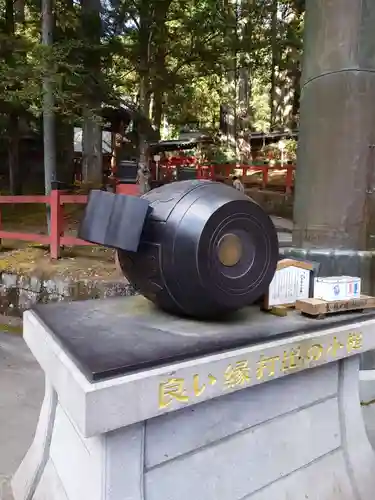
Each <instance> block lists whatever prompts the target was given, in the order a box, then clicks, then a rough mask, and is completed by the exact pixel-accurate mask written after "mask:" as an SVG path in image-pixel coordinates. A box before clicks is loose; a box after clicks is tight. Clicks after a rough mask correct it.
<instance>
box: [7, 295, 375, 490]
mask: <svg viewBox="0 0 375 500" xmlns="http://www.w3.org/2000/svg"><path fill="white" fill-rule="evenodd" d="M129 301H130V303H132V304H134V301H135V302H137V300H136V299H134V300H133V299H129ZM138 302H139V301H138ZM77 304H78V303H76V304H72V305H71V307H68V306H67V305H64V304H61V305H56V306H52V305H51V306H46V309H40V310H39V313H38V312H35V311H34V312H27V313H26V314H25V321H24V338H25V340H26V342H27V344H28V345H29V347H30V348H31V350H32V352H33V354H34V355H35V357H36V359H37V360H38V362H39V364H40V365H41V367H42V368H43V370H44V372H45V376H46V392H45V399H44V402H43V405H42V409H41V414H40V419H39V423H38V426H37V430H36V434H35V439H34V442H33V444H32V445H31V447H30V449H29V451H28V453H27V455H26V457H25V459H24V461H23V462H22V464H21V465H20V467H19V469H18V471H17V472H16V474H15V476H14V477H13V480H12V489H13V494H14V500H191V499H194V500H250V499H251V500H271V499H272V500H273V499H275V500H302V499H304V498H309V500H335V499H337V500H352V499H353V498H355V499H356V500H372V499H373V497H374V491H375V474H374V471H375V454H374V451H373V449H372V447H371V445H370V442H369V440H368V437H367V434H366V430H365V426H364V421H363V418H362V413H361V406H360V396H359V383H358V380H359V361H360V354H361V353H363V352H366V351H369V350H372V349H374V348H375V336H374V328H375V319H374V318H373V315H366V314H364V315H358V314H355V315H344V316H342V317H341V319H338V318H337V319H336V320H333V319H330V320H327V321H324V322H322V321H313V320H307V319H302V318H300V317H299V316H298V315H297V314H291V315H289V317H288V318H286V319H285V321H284V322H281V320H282V319H283V318H276V319H275V320H274V322H273V324H274V326H275V325H280V328H279V335H274V336H272V337H268V338H267V339H263V340H261V339H259V337H258V338H256V339H255V340H254V337H252V334H254V332H255V330H256V329H258V330H259V331H263V330H264V329H266V330H267V328H268V327H267V325H268V322H269V321H270V316H269V315H266V314H263V315H260V316H258V313H255V312H251V311H249V312H248V316H246V318H251V319H252V321H250V322H249V321H246V322H245V323H244V324H246V325H247V328H248V342H247V344H246V345H243V344H242V345H241V347H236V348H232V349H228V348H226V349H225V348H223V349H221V350H220V351H219V352H218V351H217V345H218V343H219V342H223V339H224V340H225V338H224V337H225V336H226V333H225V331H224V330H225V325H221V326H220V325H217V327H216V326H215V328H212V324H210V325H206V327H205V328H203V325H201V328H200V329H199V326H200V325H199V324H197V323H196V322H192V321H191V322H186V320H184V321H183V322H179V321H177V320H176V319H173V318H170V319H169V321H170V325H169V326H170V328H169V330H168V334H169V336H168V339H167V341H166V343H165V349H164V351H163V352H164V354H165V353H167V352H170V351H168V349H167V347H168V345H169V349H171V346H174V347H175V348H176V346H177V344H176V342H179V345H180V346H181V347H180V350H179V352H180V353H181V352H182V350H183V349H185V350H186V349H187V346H188V339H190V340H191V339H192V338H194V332H197V333H198V332H199V334H198V335H196V337H195V338H196V340H198V339H200V340H202V338H204V337H205V335H206V337H207V338H210V341H211V348H212V349H213V352H212V353H211V354H210V353H209V352H208V351H207V349H208V347H207V346H204V350H203V351H202V352H203V353H204V354H200V353H199V349H198V348H196V350H195V352H196V355H195V356H193V355H192V352H190V351H189V352H190V354H189V356H188V359H179V358H178V359H175V360H172V358H171V357H169V358H164V361H163V363H162V364H161V363H160V359H154V358H152V356H153V353H154V350H150V349H148V348H147V349H146V350H144V351H143V353H144V355H145V354H147V353H148V354H149V355H150V356H151V355H152V356H151V357H149V358H148V363H147V364H145V360H146V358H145V357H142V358H140V354H141V352H142V351H141V345H142V344H141V339H142V338H144V339H146V338H150V331H151V330H146V329H145V327H143V328H144V331H143V334H142V333H141V328H142V326H141V325H142V322H141V312H142V311H143V309H142V308H140V309H139V310H137V309H133V319H132V317H131V313H130V312H129V311H128V312H126V310H125V311H124V307H123V306H122V305H121V304H120V302H118V299H113V302H112V303H111V302H110V301H109V300H107V301H103V302H102V303H101V302H100V301H93V303H91V304H90V303H89V302H88V303H86V304H83V303H81V305H77ZM113 309H115V310H118V311H119V312H118V314H117V316H116V321H114V322H112V323H111V318H113V317H114V314H113V312H112V311H113ZM120 311H122V312H120ZM63 312H64V313H66V312H67V313H68V314H67V315H64V318H65V319H63V315H62V313H63ZM121 314H123V315H124V316H123V318H122V316H121ZM127 314H128V315H129V316H127ZM147 314H148V313H147ZM259 314H260V313H259ZM95 315H96V316H95ZM152 318H153V326H154V328H155V332H156V333H155V335H156V334H157V331H158V327H159V326H161V325H164V329H166V327H167V324H166V323H165V322H164V323H163V322H162V321H161V317H159V316H158V315H157V314H156V313H152V314H151V316H149V320H148V321H149V322H150V324H151V323H152ZM158 318H159V320H160V323H158ZM121 319H123V321H122V320H121ZM271 319H272V318H271ZM63 321H66V325H67V328H68V333H69V335H65V333H66V332H65V330H64V328H63V326H64V325H63V324H62V322H63ZM144 321H145V319H144ZM238 321H239V320H238ZM300 321H303V322H307V323H299V322H300ZM101 322H102V323H101ZM236 324H237V326H235V325H232V326H231V330H230V331H229V329H228V332H227V333H228V335H229V333H231V334H232V337H233V338H232V342H234V339H235V338H236V336H238V335H242V333H241V332H242V326H240V325H242V323H238V322H237V323H236ZM48 325H49V326H48ZM51 325H54V326H55V327H54V328H52V327H51ZM103 325H105V327H106V328H104V326H103ZM124 325H125V326H126V328H125V326H124ZM251 325H252V326H251ZM266 327H267V328H266ZM220 328H221V330H220ZM236 328H237V330H236ZM281 328H285V329H286V330H289V331H286V333H285V334H284V335H281V334H280V332H281ZM293 328H294V330H293ZM135 329H136V330H135ZM205 329H206V330H207V331H205ZM94 330H95V332H94ZM134 330H135V331H136V332H137V335H136V336H134ZM258 330H257V331H258ZM58 331H60V335H59V334H58ZM64 332H65V333H64ZM161 333H162V332H161ZM164 334H166V332H165V331H164ZM109 335H110V342H109V340H108V336H109ZM73 337H75V340H76V341H79V346H78V347H79V348H78V347H77V344H76V348H75V349H74V348H73V347H72V342H73ZM241 338H242V337H241ZM95 339H96V340H95ZM115 339H117V341H119V342H120V341H121V342H122V343H123V344H124V345H127V354H128V355H129V356H130V358H131V355H134V356H133V358H134V359H135V356H137V359H142V361H143V364H142V365H138V366H137V365H132V364H131V363H130V364H129V363H128V364H127V363H125V354H126V352H124V353H122V352H121V351H120V350H119V348H114V347H113V346H114V345H119V346H120V344H114V342H115ZM153 339H154V340H155V338H154V337H153ZM137 340H138V342H136V341H137ZM162 345H163V344H162V340H160V342H159V347H160V346H162ZM111 346H112V348H111V349H109V348H110V347H111ZM145 346H146V344H145ZM224 346H227V344H224ZM146 347H147V346H146ZM191 348H192V347H191ZM201 348H202V347H201ZM87 351H90V352H91V357H92V358H93V359H92V360H91V361H92V362H94V361H95V366H96V367H95V366H93V373H94V372H95V374H96V377H90V371H89V370H86V371H87V374H86V375H85V370H84V369H83V368H82V367H83V366H84V364H85V363H84V361H85V359H86V361H87V356H86V355H87ZM146 351H147V352H146ZM69 352H70V354H69ZM72 353H75V354H74V355H72ZM119 353H120V354H119ZM134 359H133V361H134ZM168 359H169V360H168ZM89 361H90V360H88V361H87V362H89ZM119 361H121V363H122V364H123V368H122V369H123V370H124V371H123V373H122V374H121V373H120V372H119V371H115V372H114V373H115V374H116V376H114V375H113V376H109V375H108V373H112V370H111V369H110V368H111V366H117V365H118V363H119ZM130 361H131V360H130ZM89 364H90V363H89ZM100 367H101V369H102V371H101V372H100V371H99V368H100Z"/></svg>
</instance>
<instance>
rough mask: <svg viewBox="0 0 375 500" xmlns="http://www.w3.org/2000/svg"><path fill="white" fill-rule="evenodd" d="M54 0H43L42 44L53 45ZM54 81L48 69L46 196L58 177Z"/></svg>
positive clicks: (45, 83)
mask: <svg viewBox="0 0 375 500" xmlns="http://www.w3.org/2000/svg"><path fill="white" fill-rule="evenodd" d="M53 27H54V16H53V0H42V44H43V45H45V46H46V47H52V44H53ZM54 104H55V102H54V97H53V80H52V75H51V68H50V67H47V68H46V70H45V74H44V76H43V143H44V186H45V194H46V195H49V194H50V193H51V188H52V181H54V180H55V177H56V142H55V112H54ZM50 215H51V214H50V207H49V206H48V208H47V224H48V232H50Z"/></svg>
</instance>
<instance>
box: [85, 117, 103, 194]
mask: <svg viewBox="0 0 375 500" xmlns="http://www.w3.org/2000/svg"><path fill="white" fill-rule="evenodd" d="M82 179H83V182H84V183H85V184H90V185H95V186H99V185H100V186H101V184H102V182H103V152H102V129H101V126H100V123H99V122H98V120H97V119H96V118H95V117H92V116H91V113H89V111H85V112H84V122H83V129H82Z"/></svg>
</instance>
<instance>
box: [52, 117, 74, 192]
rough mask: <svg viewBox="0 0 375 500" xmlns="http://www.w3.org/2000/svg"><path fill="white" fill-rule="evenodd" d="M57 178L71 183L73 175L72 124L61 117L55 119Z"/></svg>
mask: <svg viewBox="0 0 375 500" xmlns="http://www.w3.org/2000/svg"><path fill="white" fill-rule="evenodd" d="M56 142H57V148H56V149H57V178H58V180H59V181H62V182H65V183H67V184H72V182H73V180H74V179H73V177H74V126H73V124H71V123H67V122H65V121H64V120H62V119H61V118H59V119H58V121H57V134H56Z"/></svg>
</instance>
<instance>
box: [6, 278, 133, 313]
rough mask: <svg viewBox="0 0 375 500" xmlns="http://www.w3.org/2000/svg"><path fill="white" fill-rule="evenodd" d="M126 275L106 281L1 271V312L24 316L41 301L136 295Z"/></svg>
mask: <svg viewBox="0 0 375 500" xmlns="http://www.w3.org/2000/svg"><path fill="white" fill-rule="evenodd" d="M134 294H135V291H134V289H133V287H132V286H131V285H130V284H129V283H128V282H127V280H126V279H125V278H123V279H118V280H113V281H107V280H94V279H84V280H83V279H81V280H77V281H76V280H73V279H61V278H49V279H44V278H39V277H36V276H26V275H22V274H13V273H6V272H2V273H1V274H0V314H6V315H8V316H22V313H23V312H24V311H25V310H27V309H30V308H31V307H33V306H34V305H35V304H38V303H42V304H44V303H48V302H58V301H62V300H67V301H73V300H85V299H103V298H106V297H119V296H127V295H134Z"/></svg>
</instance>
